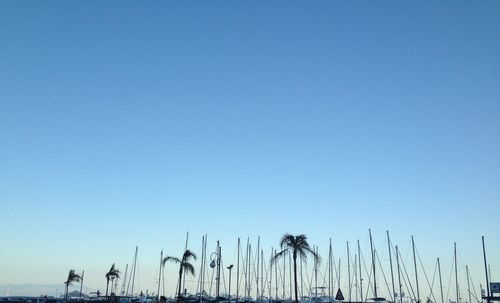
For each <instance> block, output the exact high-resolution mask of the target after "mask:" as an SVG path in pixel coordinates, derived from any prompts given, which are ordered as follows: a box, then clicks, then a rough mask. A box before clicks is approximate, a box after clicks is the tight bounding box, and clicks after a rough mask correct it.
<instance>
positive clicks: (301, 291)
mask: <svg viewBox="0 0 500 303" xmlns="http://www.w3.org/2000/svg"><path fill="white" fill-rule="evenodd" d="M299 260H300V296H301V297H303V296H304V276H303V275H302V273H303V271H302V256H300V255H299Z"/></svg>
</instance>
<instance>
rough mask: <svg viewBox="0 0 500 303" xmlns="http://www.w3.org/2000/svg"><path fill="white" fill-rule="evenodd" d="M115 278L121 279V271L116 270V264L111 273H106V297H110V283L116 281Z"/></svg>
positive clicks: (112, 266) (110, 270)
mask: <svg viewBox="0 0 500 303" xmlns="http://www.w3.org/2000/svg"><path fill="white" fill-rule="evenodd" d="M115 278H120V271H119V270H118V269H117V268H115V263H113V265H111V268H110V269H109V271H108V272H107V273H106V297H108V287H109V281H110V280H114V279H115Z"/></svg>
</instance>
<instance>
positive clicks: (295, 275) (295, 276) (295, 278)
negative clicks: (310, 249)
mask: <svg viewBox="0 0 500 303" xmlns="http://www.w3.org/2000/svg"><path fill="white" fill-rule="evenodd" d="M293 279H294V282H295V303H299V293H298V290H297V285H298V283H297V253H296V252H293Z"/></svg>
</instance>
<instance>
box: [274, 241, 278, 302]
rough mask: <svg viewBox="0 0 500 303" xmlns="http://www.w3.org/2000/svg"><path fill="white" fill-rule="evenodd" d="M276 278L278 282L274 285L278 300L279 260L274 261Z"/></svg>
mask: <svg viewBox="0 0 500 303" xmlns="http://www.w3.org/2000/svg"><path fill="white" fill-rule="evenodd" d="M274 255H275V256H276V250H274ZM274 279H275V280H276V284H275V285H274V287H275V288H276V300H278V262H274Z"/></svg>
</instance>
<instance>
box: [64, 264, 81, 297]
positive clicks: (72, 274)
mask: <svg viewBox="0 0 500 303" xmlns="http://www.w3.org/2000/svg"><path fill="white" fill-rule="evenodd" d="M81 279H82V277H81V276H80V275H79V274H77V273H75V270H74V269H70V270H69V273H68V278H67V279H66V282H64V284H65V286H66V295H65V300H68V288H69V286H70V285H71V283H73V282H80V280H81Z"/></svg>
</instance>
